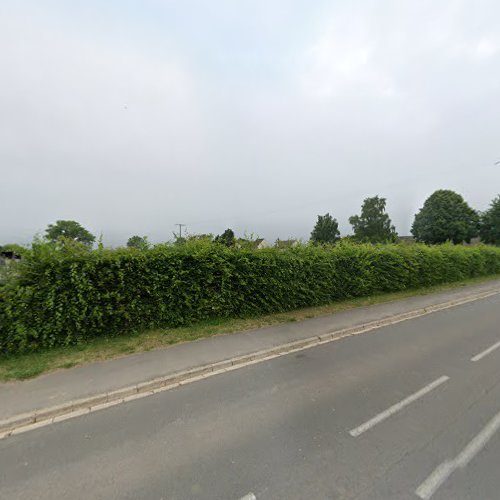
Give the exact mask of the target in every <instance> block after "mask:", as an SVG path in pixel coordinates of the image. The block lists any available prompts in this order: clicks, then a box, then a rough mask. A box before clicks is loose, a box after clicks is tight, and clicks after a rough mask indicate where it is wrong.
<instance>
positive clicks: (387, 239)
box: [0, 190, 500, 257]
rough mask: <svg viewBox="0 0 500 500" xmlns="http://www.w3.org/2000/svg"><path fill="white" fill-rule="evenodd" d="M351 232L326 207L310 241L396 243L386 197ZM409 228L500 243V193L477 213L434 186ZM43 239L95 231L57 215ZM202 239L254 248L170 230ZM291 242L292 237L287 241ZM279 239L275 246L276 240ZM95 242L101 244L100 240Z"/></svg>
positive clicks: (417, 234)
mask: <svg viewBox="0 0 500 500" xmlns="http://www.w3.org/2000/svg"><path fill="white" fill-rule="evenodd" d="M349 223H350V224H351V226H352V229H353V234H352V235H347V236H344V237H343V238H341V235H340V231H339V224H338V221H337V219H335V218H334V217H333V216H332V215H330V214H329V213H327V214H325V215H319V216H318V218H317V221H316V224H315V225H314V228H313V230H312V232H311V236H310V242H311V243H313V244H336V243H338V242H339V241H340V240H341V239H344V240H345V239H347V240H350V241H352V242H357V243H396V242H398V241H399V236H398V234H397V232H396V228H395V227H394V225H393V224H392V222H391V219H390V217H389V214H388V213H387V212H386V199H385V198H382V197H379V196H374V197H371V198H366V199H365V200H364V202H363V204H362V206H361V213H360V214H359V215H353V216H351V217H350V218H349ZM411 234H412V235H413V237H414V239H415V241H417V242H421V243H426V244H439V243H445V242H447V241H449V242H452V243H455V244H458V243H463V242H465V243H470V241H471V240H472V239H474V238H476V237H478V236H479V237H480V239H481V241H482V242H483V243H487V244H492V245H500V195H499V196H497V197H496V198H495V199H493V200H492V202H491V204H490V207H489V208H488V210H486V211H485V212H483V213H481V212H478V211H476V210H474V209H473V208H471V207H470V206H469V204H468V203H467V202H466V201H465V200H464V198H463V197H462V196H461V195H460V194H458V193H455V192H453V191H450V190H438V191H435V192H434V193H433V194H432V195H431V196H430V197H429V198H428V199H427V200H426V201H425V203H424V205H423V207H422V208H421V209H420V210H419V211H418V213H417V214H416V215H415V218H414V221H413V224H412V227H411ZM43 240H44V241H46V242H49V243H51V244H53V245H55V246H58V247H61V248H62V247H64V248H67V247H71V246H82V247H83V248H92V247H93V246H94V244H95V242H96V237H95V236H94V235H93V234H91V233H90V232H89V231H88V230H87V229H85V228H84V227H82V226H81V224H79V223H78V222H76V221H68V220H59V221H57V222H56V223H55V224H50V225H49V226H48V228H47V229H46V231H45V236H44V238H43ZM193 240H196V241H205V242H213V243H218V244H221V245H223V246H226V247H237V248H255V246H254V245H252V243H253V241H252V237H250V238H237V237H236V235H235V234H234V231H233V230H232V229H229V228H228V229H226V230H225V231H224V232H223V233H222V234H219V235H217V236H214V235H213V234H198V235H189V234H188V235H185V236H183V237H179V236H178V235H175V234H174V242H173V243H174V244H175V245H180V244H184V243H186V242H188V241H193ZM292 241H293V242H295V240H290V241H289V242H292ZM280 243H287V242H280V241H279V240H277V244H276V246H278V247H281V248H283V247H286V246H287V245H286V244H285V245H280ZM98 246H102V244H101V243H100V242H98ZM151 246H152V245H151V244H150V242H149V240H148V238H147V236H138V235H134V236H131V237H130V238H129V239H128V241H127V247H128V248H136V249H139V250H146V249H148V248H150V247H151ZM27 251H28V250H27V249H26V248H25V247H22V246H20V245H16V244H7V245H4V246H3V247H1V246H0V252H11V253H14V254H16V255H18V256H20V257H22V256H23V255H25V253H26V252H27Z"/></svg>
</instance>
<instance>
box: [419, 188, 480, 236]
mask: <svg viewBox="0 0 500 500" xmlns="http://www.w3.org/2000/svg"><path fill="white" fill-rule="evenodd" d="M478 229H479V216H478V214H477V212H476V211H475V210H473V209H472V208H471V207H470V206H469V205H468V204H467V202H466V201H465V200H464V199H463V197H462V196H461V195H459V194H458V193H455V192H454V191H450V190H447V189H440V190H438V191H435V192H434V193H433V194H432V195H431V196H429V198H427V200H426V201H425V203H424V206H423V207H422V208H421V209H420V211H419V212H418V213H417V215H415V220H414V222H413V225H412V228H411V233H412V234H413V236H415V238H416V239H417V241H421V242H424V243H430V244H435V243H444V242H446V241H452V242H453V243H455V244H458V243H462V242H464V241H465V242H467V243H470V240H471V239H472V238H474V237H475V236H477V235H478Z"/></svg>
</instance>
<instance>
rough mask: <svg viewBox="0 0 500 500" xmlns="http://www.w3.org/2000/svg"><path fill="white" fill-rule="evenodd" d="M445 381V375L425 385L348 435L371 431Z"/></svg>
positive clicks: (355, 435)
mask: <svg viewBox="0 0 500 500" xmlns="http://www.w3.org/2000/svg"><path fill="white" fill-rule="evenodd" d="M447 380H449V377H447V376H445V375H444V376H442V377H439V378H438V379H437V380H434V382H431V383H430V384H429V385H426V386H425V387H424V388H422V389H420V390H419V391H417V392H414V393H413V394H412V395H411V396H408V397H407V398H405V399H403V401H400V402H399V403H396V404H395V405H393V406H391V407H390V408H388V409H387V410H385V411H383V412H382V413H379V414H378V415H375V417H373V418H372V419H370V420H368V422H365V423H364V424H362V425H360V426H359V427H356V428H355V429H352V430H351V431H349V434H350V435H351V436H353V437H358V436H359V435H361V434H363V432H366V431H367V430H368V429H371V428H372V427H373V426H375V425H377V424H379V423H380V422H382V421H384V420H385V419H386V418H389V417H390V416H391V415H394V413H397V412H398V411H400V410H402V409H403V408H404V407H405V406H408V405H409V404H410V403H413V401H416V400H417V399H419V398H421V397H422V396H425V395H426V394H427V393H428V392H431V391H432V390H433V389H435V388H436V387H438V386H440V385H441V384H444V383H445V382H446V381H447Z"/></svg>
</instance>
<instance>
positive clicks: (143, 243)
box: [127, 235, 149, 250]
mask: <svg viewBox="0 0 500 500" xmlns="http://www.w3.org/2000/svg"><path fill="white" fill-rule="evenodd" d="M127 247H128V248H138V249H139V250H147V249H148V248H149V241H148V237H147V236H137V235H135V236H131V237H130V238H129V239H128V241H127Z"/></svg>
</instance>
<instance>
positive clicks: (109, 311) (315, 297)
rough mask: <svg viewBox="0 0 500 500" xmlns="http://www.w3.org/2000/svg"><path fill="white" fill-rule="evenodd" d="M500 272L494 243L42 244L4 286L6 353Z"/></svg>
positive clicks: (1, 332) (0, 312)
mask: <svg viewBox="0 0 500 500" xmlns="http://www.w3.org/2000/svg"><path fill="white" fill-rule="evenodd" d="M497 273H500V249H499V248H495V247H488V246H473V247H465V246H453V245H440V246H425V245H378V246H373V245H353V244H341V245H337V246H334V247H315V246H309V245H306V246H300V247H298V248H291V249H287V250H278V249H265V250H244V249H232V248H226V247H223V246H221V245H218V244H208V243H199V244H188V245H185V246H181V247H175V246H167V245H163V246H156V247H154V248H152V249H150V250H145V251H140V250H136V249H116V250H96V251H80V252H77V251H75V252H64V251H61V250H54V249H52V248H51V247H49V246H48V245H39V246H37V247H35V248H34V250H33V251H32V253H31V254H30V255H29V256H28V257H26V258H25V259H24V260H23V262H22V263H20V264H18V267H17V269H16V273H14V274H13V276H11V277H10V278H9V279H8V280H7V282H6V283H4V284H3V286H1V287H0V352H3V353H14V352H21V351H26V350H36V349H41V348H48V347H53V346H58V345H69V344H76V343H85V342H87V341H89V340H91V339H93V338H95V337H103V336H114V335H120V334H125V333H130V332H134V331H141V330H144V329H149V328H158V327H160V328H165V327H176V326H179V325H186V324H189V323H193V322H196V321H200V320H205V319H209V318H216V317H217V318H221V317H242V316H251V315H258V314H265V313H271V312H279V311H287V310H291V309H296V308H300V307H306V306H315V305H320V304H326V303H329V302H334V301H338V300H342V299H347V298H351V297H359V296H364V295H369V294H374V293H379V292H394V291H400V290H405V289H412V288H421V287H426V286H430V285H436V284H440V283H449V282H453V281H457V280H461V279H465V278H471V277H475V276H483V275H491V274H497Z"/></svg>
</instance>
